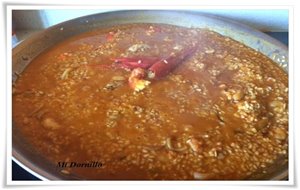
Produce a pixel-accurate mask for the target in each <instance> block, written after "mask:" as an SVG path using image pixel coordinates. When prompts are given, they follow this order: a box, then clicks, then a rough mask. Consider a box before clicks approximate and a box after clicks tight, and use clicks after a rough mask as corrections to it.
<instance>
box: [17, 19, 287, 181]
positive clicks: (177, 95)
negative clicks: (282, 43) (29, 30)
mask: <svg viewBox="0 0 300 190" xmlns="http://www.w3.org/2000/svg"><path fill="white" fill-rule="evenodd" d="M13 122H14V127H16V128H18V129H19V130H20V131H21V133H22V135H23V136H24V137H25V138H26V139H27V141H28V142H29V144H30V145H31V146H32V147H33V148H34V149H35V150H36V151H37V152H38V153H39V154H41V155H43V156H44V157H45V158H46V159H48V160H49V161H50V162H51V163H53V167H57V169H58V170H59V171H60V172H61V173H62V174H63V175H74V176H77V177H78V178H79V179H170V180H173V179H177V180H178V179H194V180H205V179H247V178H249V177H250V176H251V175H252V174H253V173H255V172H257V171H260V172H262V173H263V172H266V171H265V170H266V168H268V166H270V165H272V164H273V163H274V162H275V161H276V160H277V159H278V158H279V157H287V150H288V77H287V74H286V73H285V72H284V71H283V70H282V68H280V67H279V66H277V65H276V64H275V63H274V62H273V61H272V60H271V59H269V58H267V57H266V56H264V55H262V54H261V53H259V52H258V51H255V50H253V49H251V48H249V47H247V46H245V45H243V44H241V43H239V42H237V41H234V40H232V39H230V38H228V37H224V36H222V35H220V34H218V33H215V32H213V31H210V30H207V29H199V28H184V27H178V26H172V25H165V24H126V25H120V26H115V27H111V28H105V29H98V30H95V31H92V32H88V33H83V34H80V35H78V36H75V37H72V38H69V39H67V40H65V41H63V42H61V43H59V44H57V45H55V46H54V47H51V48H50V49H48V50H47V51H45V52H44V53H42V54H40V55H39V56H38V57H36V58H35V59H34V60H33V61H32V62H31V63H30V65H28V67H27V68H26V69H25V70H24V71H23V72H22V73H21V74H20V76H19V78H18V79H17V81H16V82H15V83H14V85H13Z"/></svg>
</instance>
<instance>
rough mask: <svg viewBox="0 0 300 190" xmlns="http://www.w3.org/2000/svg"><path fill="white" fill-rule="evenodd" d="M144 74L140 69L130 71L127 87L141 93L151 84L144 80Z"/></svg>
mask: <svg viewBox="0 0 300 190" xmlns="http://www.w3.org/2000/svg"><path fill="white" fill-rule="evenodd" d="M145 76H146V72H145V70H144V69H142V68H135V69H133V70H132V72H131V74H130V76H129V79H128V82H129V86H130V87H131V88H132V89H134V90H135V91H137V92H138V91H141V90H143V89H144V88H146V87H147V86H148V85H149V84H150V83H151V82H150V81H147V80H144V78H145Z"/></svg>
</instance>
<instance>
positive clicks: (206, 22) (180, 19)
mask: <svg viewBox="0 0 300 190" xmlns="http://www.w3.org/2000/svg"><path fill="white" fill-rule="evenodd" d="M126 23H164V24H173V25H178V26H185V27H197V28H208V29H210V30H213V31H216V32H218V33H220V34H222V35H224V36H228V37H230V38H233V39H235V40H237V41H239V42H241V43H244V44H245V45H247V46H249V47H251V48H253V49H256V50H258V51H260V52H261V53H263V54H265V55H266V56H268V57H269V58H271V59H273V60H274V61H275V62H276V63H278V64H279V65H280V66H283V68H284V69H285V71H286V72H288V67H287V65H288V48H287V47H286V46H285V45H283V44H281V43H280V42H278V41H277V40H275V39H273V38H271V37H269V36H267V35H265V34H263V33H261V32H259V31H256V30H253V29H251V28H249V27H247V26H244V25H241V24H238V23H235V22H232V21H229V20H225V19H222V18H218V17H214V16H211V15H206V14H200V13H196V12H191V11H169V10H168V11H163V10H134V11H116V12H108V13H101V14H96V15H90V16H85V17H81V18H77V19H74V20H70V21H67V22H64V23H61V24H58V25H55V26H53V27H50V28H48V29H47V30H44V31H42V32H39V33H37V34H35V35H34V36H32V37H30V38H28V39H26V40H25V41H23V42H22V43H20V44H19V45H18V46H17V47H15V48H14V49H13V52H12V55H13V63H12V67H13V68H12V71H13V81H15V80H16V79H17V74H18V73H21V72H22V71H23V70H24V69H25V67H26V66H27V65H28V64H30V62H31V61H32V60H33V59H34V58H35V57H36V56H37V55H39V54H40V53H41V52H43V51H45V50H46V49H47V48H49V47H51V46H53V45H55V44H56V43H58V42H61V41H63V40H64V39H66V38H68V37H71V36H73V35H76V34H79V33H82V32H87V31H91V30H95V29H97V28H106V27H111V26H114V25H120V24H126ZM16 73H17V74H16ZM12 141H13V152H12V154H13V158H14V160H17V161H18V162H19V163H21V165H22V167H24V168H25V169H26V170H27V171H29V172H31V173H32V174H34V175H39V176H42V178H43V179H49V180H58V179H76V177H75V176H65V175H63V174H61V173H60V172H59V170H58V169H57V168H56V166H55V165H53V163H50V162H48V161H47V160H46V159H45V158H43V156H42V155H39V154H37V153H36V152H35V151H34V148H32V147H31V146H30V144H29V143H27V142H26V138H24V137H23V136H22V135H20V133H19V131H18V128H17V127H13V139H12ZM251 179H265V180H269V179H272V180H282V179H288V169H287V163H286V158H282V159H279V160H278V162H277V163H276V164H274V165H273V166H272V167H270V168H269V170H268V172H267V173H261V172H257V174H255V175H253V176H252V177H251Z"/></svg>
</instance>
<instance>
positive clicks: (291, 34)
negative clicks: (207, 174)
mask: <svg viewBox="0 0 300 190" xmlns="http://www.w3.org/2000/svg"><path fill="white" fill-rule="evenodd" d="M116 8H117V9H116ZM29 9H57V10H61V9H73V10H76V9H77V10H78V9H90V10H95V9H105V10H128V9H130V10H135V9H137V10H138V9H156V10H161V9H164V10H172V9H177V10H193V9H194V10H195V9H197V10H201V9H222V10H226V9H227V10H239V9H250V10H262V9H285V10H288V11H289V180H288V181H266V180H264V181H252V180H251V181H49V180H47V179H45V178H44V177H42V176H40V175H39V174H37V177H39V178H41V179H44V181H13V180H12V179H11V176H12V155H11V154H12V132H11V129H12V120H11V118H12V105H11V104H12V97H11V92H12V88H11V87H12V85H11V81H12V51H11V49H12V44H11V37H12V36H11V28H12V19H11V18H12V10H29ZM6 16H7V17H6V21H7V23H6V27H7V28H6V39H7V41H6V48H7V49H6V51H7V54H6V55H7V64H6V75H7V76H6V89H7V91H6V100H7V106H6V124H7V134H6V135H7V136H6V138H7V141H6V142H7V152H6V167H7V168H6V169H7V173H6V174H7V176H6V179H7V185H79V184H80V185H85V184H89V185H96V184H101V185H153V184H154V185H202V184H203V185H204V184H205V185H265V186H268V185H280V186H287V185H288V186H291V185H294V179H295V176H294V170H295V168H294V165H295V163H294V162H295V159H294V156H295V155H294V150H295V149H294V104H293V103H294V52H293V50H294V48H293V47H294V41H293V40H294V28H293V24H294V9H293V6H286V5H284V6H226V5H224V6H170V5H158V6H153V5H152V6H141V5H138V6H128V5H125V6H78V5H77V6H53V5H51V6H40V5H38V6H27V5H26V6H24V5H9V4H7V5H6ZM14 160H15V159H14ZM17 163H18V164H20V163H19V162H18V161H17ZM20 165H21V166H22V167H23V168H24V169H25V170H27V171H28V170H30V169H28V168H27V167H26V166H24V165H23V164H20ZM30 173H34V172H32V171H31V170H30Z"/></svg>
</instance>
